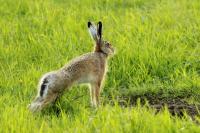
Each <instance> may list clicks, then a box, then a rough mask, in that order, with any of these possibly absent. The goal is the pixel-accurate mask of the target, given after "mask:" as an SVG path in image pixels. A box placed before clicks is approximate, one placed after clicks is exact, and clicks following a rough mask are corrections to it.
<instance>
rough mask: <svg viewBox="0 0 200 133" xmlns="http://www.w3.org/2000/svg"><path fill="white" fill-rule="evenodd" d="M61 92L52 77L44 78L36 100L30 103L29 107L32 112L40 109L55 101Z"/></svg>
mask: <svg viewBox="0 0 200 133" xmlns="http://www.w3.org/2000/svg"><path fill="white" fill-rule="evenodd" d="M59 94H60V92H59V91H58V90H57V88H56V87H55V84H54V82H52V81H51V79H48V78H44V79H43V80H42V81H41V84H40V86H39V89H38V95H37V97H36V98H35V100H34V101H33V102H32V103H31V104H30V106H29V109H30V110H31V111H32V112H36V111H40V110H42V109H43V108H44V107H46V106H47V105H49V104H50V103H52V102H54V101H55V100H56V99H57V98H58V96H59Z"/></svg>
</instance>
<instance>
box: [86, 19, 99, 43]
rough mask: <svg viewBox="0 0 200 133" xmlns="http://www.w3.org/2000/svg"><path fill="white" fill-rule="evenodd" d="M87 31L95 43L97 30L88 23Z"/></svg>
mask: <svg viewBox="0 0 200 133" xmlns="http://www.w3.org/2000/svg"><path fill="white" fill-rule="evenodd" d="M88 29H89V32H90V35H91V37H92V38H93V39H94V40H95V42H97V40H98V39H97V28H96V26H95V25H93V24H92V23H91V22H90V21H89V22H88Z"/></svg>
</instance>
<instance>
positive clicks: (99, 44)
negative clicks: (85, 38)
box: [88, 21, 114, 55]
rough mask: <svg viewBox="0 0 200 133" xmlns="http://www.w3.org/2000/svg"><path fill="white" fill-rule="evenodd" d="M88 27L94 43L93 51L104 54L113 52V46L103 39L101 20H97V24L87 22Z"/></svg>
mask: <svg viewBox="0 0 200 133" xmlns="http://www.w3.org/2000/svg"><path fill="white" fill-rule="evenodd" d="M88 28H89V32H90V34H91V36H92V38H93V40H94V41H95V43H96V46H95V52H102V53H104V54H106V55H112V54H114V48H113V47H112V45H111V44H110V43H109V42H108V41H105V40H103V37H102V23H101V21H99V22H98V24H97V26H95V25H94V24H93V23H91V22H88Z"/></svg>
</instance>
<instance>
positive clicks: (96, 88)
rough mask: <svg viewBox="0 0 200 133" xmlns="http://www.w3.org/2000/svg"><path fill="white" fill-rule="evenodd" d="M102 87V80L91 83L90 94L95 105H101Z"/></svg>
mask: <svg viewBox="0 0 200 133" xmlns="http://www.w3.org/2000/svg"><path fill="white" fill-rule="evenodd" d="M100 87H101V82H99V83H93V84H91V89H90V96H91V103H92V106H93V107H96V106H98V105H99V95H100Z"/></svg>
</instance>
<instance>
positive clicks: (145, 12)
mask: <svg viewBox="0 0 200 133" xmlns="http://www.w3.org/2000/svg"><path fill="white" fill-rule="evenodd" d="M199 11H200V2H199V0H190V1H189V0H94V1H92V0H45V1H43V0H6V1H5V0H0V132H2V133H6V132H21V133H23V132H25V133H28V132H102V133H104V132H105V133H106V132H116V133H117V132H161V133H165V132H200V126H199V125H196V124H195V123H194V122H192V120H191V119H190V118H189V117H187V116H186V117H184V118H179V117H171V115H170V114H169V112H168V111H167V110H164V111H163V112H160V113H158V114H156V115H155V111H154V110H151V109H147V108H145V107H141V106H140V105H138V106H136V107H133V108H122V107H120V106H119V105H118V104H117V101H116V105H114V106H111V105H109V104H105V105H104V106H103V105H102V106H101V107H99V108H98V109H94V108H91V107H90V101H89V100H90V98H89V90H88V89H87V86H74V87H73V89H72V90H70V91H69V92H67V93H66V94H65V95H64V96H63V97H62V98H61V99H60V101H59V102H58V103H57V104H56V106H57V108H59V109H60V111H61V112H60V114H59V115H58V116H57V115H56V113H55V111H54V110H53V109H52V108H51V107H50V108H48V109H47V110H46V111H44V112H42V113H38V114H32V113H31V112H29V111H28V110H27V108H26V107H27V105H28V104H29V103H30V102H31V100H33V98H34V97H35V95H36V92H37V83H38V80H39V78H40V77H41V76H42V75H43V74H44V73H46V72H49V71H52V70H56V69H58V68H60V67H62V66H63V65H64V64H65V63H67V62H68V61H69V60H70V59H72V58H74V57H76V56H78V55H81V54H83V53H86V52H90V51H91V50H92V49H93V42H92V40H91V38H90V36H89V34H88V30H87V21H88V20H91V21H95V22H97V21H99V20H101V21H102V22H103V24H104V25H103V26H104V27H103V28H104V30H103V33H104V38H106V39H107V40H109V41H110V42H111V43H112V44H113V46H114V47H115V48H116V49H117V53H116V55H115V56H114V57H113V58H111V59H110V61H109V71H108V73H107V77H106V80H105V83H104V87H103V88H104V89H103V91H102V93H101V100H102V101H108V97H109V96H113V97H116V96H127V97H129V96H134V95H143V94H144V93H145V94H148V93H150V92H154V93H157V92H160V91H162V92H163V93H162V95H165V96H167V97H175V96H181V97H187V100H188V101H190V102H192V103H200V97H199V96H200V12H199ZM188 95H189V97H188ZM196 119H197V120H199V121H200V118H198V117H197V118H196Z"/></svg>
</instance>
